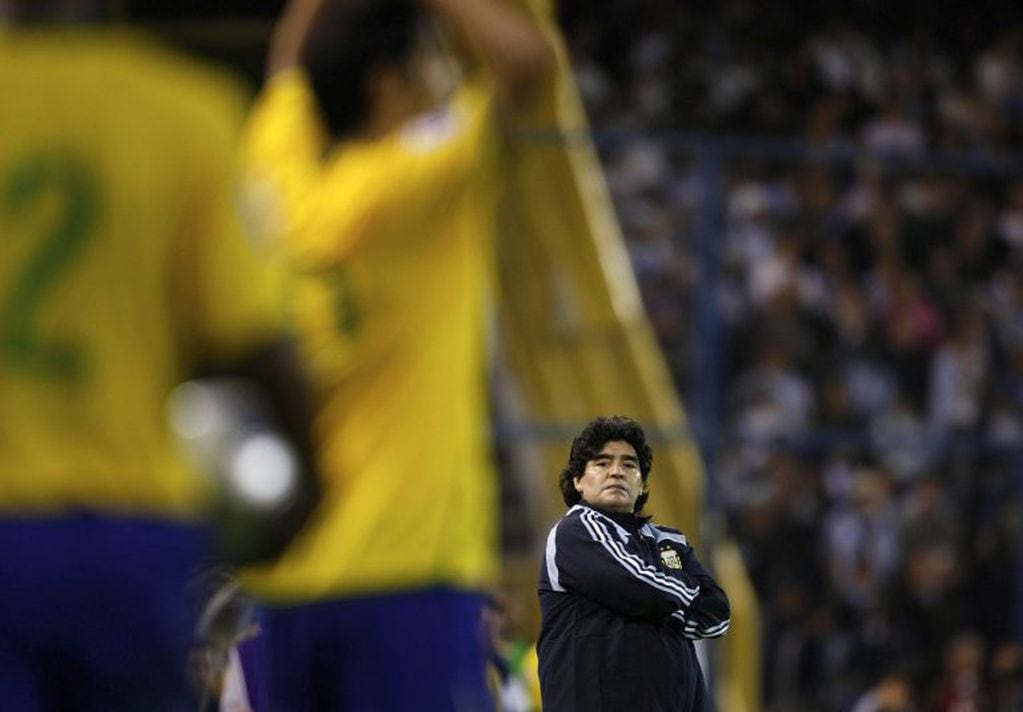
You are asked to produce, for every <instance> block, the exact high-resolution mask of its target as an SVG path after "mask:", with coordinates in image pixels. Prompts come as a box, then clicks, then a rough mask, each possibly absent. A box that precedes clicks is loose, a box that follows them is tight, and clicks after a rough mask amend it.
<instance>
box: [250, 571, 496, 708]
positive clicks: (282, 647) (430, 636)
mask: <svg viewBox="0 0 1023 712" xmlns="http://www.w3.org/2000/svg"><path fill="white" fill-rule="evenodd" d="M483 601H484V597H483V596H482V595H480V594H476V593H469V592H462V591H455V590H453V589H448V588H432V589H427V590H423V591H414V592H408V593H395V594H388V595H378V596H366V597H362V598H351V599H345V600H338V601H329V602H322V603H315V604H308V605H302V606H295V607H288V608H280V607H271V608H266V609H264V611H263V612H262V616H261V618H262V635H260V636H259V637H258V638H256V640H257V641H260V644H261V656H262V657H263V659H264V661H265V667H264V668H263V670H264V674H265V685H261V684H250V686H249V688H250V690H251V689H253V688H262V689H261V693H262V699H256V700H253V702H254V703H255V707H256V710H257V712H264V711H265V710H270V711H271V712H276V711H278V710H288V711H289V712H304V711H306V710H315V712H333V711H340V710H344V711H345V712H363V711H366V712H405V711H409V712H412V711H414V712H424V711H427V710H428V711H429V712H447V711H448V710H452V711H455V710H457V711H458V712H477V710H478V711H480V712H489V711H490V710H493V709H494V705H493V702H492V700H491V698H490V693H489V691H488V688H487V683H486V667H485V665H486V659H485V653H484V646H483V641H482V637H481V615H482V610H483ZM242 654H243V657H244V655H245V651H244V650H243V651H242Z"/></svg>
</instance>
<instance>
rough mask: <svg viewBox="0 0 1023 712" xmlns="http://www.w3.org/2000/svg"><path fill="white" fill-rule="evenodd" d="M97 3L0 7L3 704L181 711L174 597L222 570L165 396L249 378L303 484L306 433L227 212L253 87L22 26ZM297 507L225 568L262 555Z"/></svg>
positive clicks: (107, 40)
mask: <svg viewBox="0 0 1023 712" xmlns="http://www.w3.org/2000/svg"><path fill="white" fill-rule="evenodd" d="M89 7H90V6H89V5H88V4H86V3H81V4H77V5H75V6H74V7H71V6H70V5H68V4H67V3H59V2H57V3H49V2H25V3H10V2H5V3H2V5H0V12H2V13H3V16H4V18H5V19H6V20H9V21H10V22H9V23H5V25H4V26H3V28H2V29H3V31H2V33H0V91H3V93H4V95H5V96H7V97H11V98H12V101H10V102H9V104H8V106H7V107H6V108H5V109H4V111H3V112H0V233H3V236H4V247H3V249H2V250H0V285H2V286H0V443H2V445H0V468H2V470H3V473H4V474H3V476H2V477H0V706H2V707H3V708H4V709H11V710H58V709H75V710H85V711H89V710H96V711H99V710H103V711H104V712H109V711H111V710H142V709H145V710H173V711H175V712H177V711H180V710H187V709H194V706H195V703H194V700H193V699H192V695H191V691H190V690H189V688H188V685H187V682H186V676H185V667H186V652H187V649H188V645H189V643H190V639H191V636H192V628H193V626H192V621H191V620H190V619H189V613H188V609H189V605H188V601H187V599H186V589H187V584H188V582H189V580H190V579H191V577H192V576H194V575H195V573H196V571H197V569H198V568H199V567H200V566H201V565H203V564H205V563H208V562H209V561H210V560H211V559H212V558H213V557H214V556H215V552H214V551H213V549H212V547H211V544H212V543H213V542H212V538H211V532H210V530H209V521H208V517H209V514H210V510H209V505H210V494H211V493H210V491H209V490H210V488H209V486H208V483H207V482H206V481H205V479H204V478H203V477H202V476H201V475H200V473H199V472H198V471H197V469H196V468H195V467H194V466H193V465H192V464H191V463H190V462H189V461H188V460H187V458H186V455H185V453H184V452H183V448H181V447H180V443H179V442H178V441H177V440H176V436H175V433H174V432H173V431H172V428H171V425H170V423H169V419H168V418H167V408H168V400H169V398H170V396H171V393H172V391H173V390H174V389H175V387H176V386H177V385H178V384H180V383H182V382H184V381H186V380H187V379H190V378H193V377H197V376H200V375H203V374H214V373H216V374H221V375H233V376H235V377H239V378H242V379H244V380H245V381H246V382H247V383H248V384H249V385H250V386H251V387H253V388H254V389H255V391H256V392H258V394H259V395H260V396H261V397H262V398H263V399H264V404H265V405H266V406H268V407H269V409H270V416H271V418H272V419H274V420H275V421H276V425H277V426H278V427H280V428H282V429H283V430H284V431H285V433H287V434H288V435H289V436H290V437H291V438H292V441H293V443H294V444H295V445H297V446H298V447H299V448H300V453H301V454H302V455H303V456H304V458H305V460H304V462H305V464H306V465H307V467H305V468H303V471H304V472H305V473H307V474H308V473H310V472H311V470H310V469H309V468H308V463H309V461H310V460H309V449H308V442H309V435H310V434H309V423H308V416H307V414H306V411H305V409H304V404H303V403H302V394H303V391H304V386H303V384H302V383H301V381H300V379H299V378H298V373H299V372H298V370H297V369H296V367H295V363H296V362H295V360H294V358H293V356H292V353H291V348H290V347H289V346H288V345H287V342H286V341H285V340H284V337H283V336H282V335H283V333H284V332H283V330H282V323H283V320H282V310H281V308H280V304H279V300H278V295H277V290H276V289H275V288H273V287H272V285H273V282H272V280H271V279H270V275H269V274H268V273H267V265H266V264H265V261H264V258H265V256H260V255H258V254H257V253H256V252H254V251H253V249H252V247H251V245H250V244H249V243H248V242H247V240H246V239H245V236H244V235H243V233H242V232H241V230H240V229H239V225H238V223H237V220H236V219H235V216H234V212H233V210H231V209H230V206H231V180H230V179H231V176H232V171H233V168H234V159H235V149H236V143H237V138H238V136H239V129H240V126H241V122H242V119H243V115H244V110H245V101H246V97H245V94H244V92H243V91H242V90H241V89H240V87H239V85H238V83H237V81H236V80H235V79H233V78H232V77H231V76H230V75H229V74H227V73H225V72H224V71H223V70H221V69H218V68H216V67H214V66H212V65H208V64H205V63H202V62H200V61H198V60H196V59H194V58H191V57H188V56H186V55H184V54H182V53H180V52H178V51H174V50H171V49H169V48H167V47H165V46H163V45H162V44H161V43H158V42H157V41H155V40H154V39H153V38H150V37H148V36H146V35H145V34H143V33H140V32H137V31H133V30H129V29H126V28H124V27H120V28H113V27H107V26H101V25H89V26H84V25H76V26H73V27H72V26H66V27H65V26H60V25H59V23H50V24H46V23H36V22H33V23H28V22H26V23H25V24H22V21H27V20H41V19H46V18H50V19H51V20H52V16H51V15H50V14H49V13H53V12H57V11H69V10H77V11H78V12H81V11H83V10H87V9H89ZM92 9H93V10H95V8H92ZM58 15H59V16H61V17H63V16H64V15H62V14H60V13H58ZM70 15H71V16H72V17H73V18H75V19H78V18H79V17H80V15H79V14H76V13H70ZM15 98H16V99H15ZM193 425H198V424H193ZM307 484H309V485H311V481H309V482H307ZM298 491H299V492H302V491H305V492H306V493H308V494H311V493H312V491H313V488H312V487H308V488H299V490H298ZM310 501H311V500H309V499H303V498H299V499H295V500H292V501H291V508H290V509H284V510H275V512H276V513H277V514H279V515H280V516H281V519H279V520H278V519H274V520H272V521H274V522H276V525H275V526H272V527H269V528H267V529H265V530H262V531H257V532H253V531H248V532H246V533H245V534H246V535H245V536H244V537H242V538H241V539H239V538H235V537H232V540H233V541H234V542H235V543H236V544H239V545H241V546H242V547H243V548H242V549H233V550H232V552H231V553H232V554H233V555H237V556H239V557H244V560H255V559H256V558H259V557H265V556H272V555H273V554H274V553H276V551H275V550H276V549H278V548H280V547H282V546H283V545H284V544H285V543H286V540H287V537H288V535H289V534H290V532H291V531H292V530H293V528H294V527H295V526H297V524H298V523H299V522H300V520H301V518H302V516H303V515H304V513H305V511H307V509H308V507H307V504H308V503H309V502H310ZM237 523H238V522H234V524H235V525H237ZM263 523H264V524H266V523H267V522H266V521H265V520H264V522H263ZM278 525H279V526H278ZM250 535H255V536H254V538H251V537H250ZM222 553H223V552H222ZM240 560H242V559H238V560H236V563H237V561H240Z"/></svg>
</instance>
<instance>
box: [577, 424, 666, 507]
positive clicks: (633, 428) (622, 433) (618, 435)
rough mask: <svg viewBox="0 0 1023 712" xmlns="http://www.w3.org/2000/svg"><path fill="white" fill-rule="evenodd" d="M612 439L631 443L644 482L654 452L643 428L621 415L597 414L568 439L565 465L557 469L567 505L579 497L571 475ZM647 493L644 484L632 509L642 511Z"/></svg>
mask: <svg viewBox="0 0 1023 712" xmlns="http://www.w3.org/2000/svg"><path fill="white" fill-rule="evenodd" d="M612 440H621V441H623V442H627V443H629V445H632V447H633V449H635V451H636V456H637V457H638V458H639V473H640V475H641V476H642V478H643V484H644V485H646V481H647V477H648V476H649V475H650V467H651V466H652V465H653V462H654V452H653V450H651V449H650V446H649V445H647V443H646V434H645V433H644V432H643V428H641V427H640V425H639V423H637V422H636V421H635V420H632V419H631V418H627V417H625V416H622V415H609V416H601V417H600V418H595V419H593V420H591V421H590V422H589V423H588V424H587V425H586V427H585V428H583V431H582V432H581V433H579V435H578V436H576V438H575V440H573V441H572V450H571V452H570V453H569V455H568V466H567V467H565V469H564V470H562V471H561V476H560V477H559V478H558V485H559V486H560V487H561V496H562V497H563V498H564V500H565V504H567V505H568V506H569V507H571V506H572V505H575V504H578V503H579V500H580V499H581V497H582V495H580V494H579V492H578V491H577V490H576V488H575V478H576V477H582V475H583V473H584V472H585V471H586V463H587V462H589V461H590V460H592V459H593V458H594V457H595V456H596V455H597V454H598V453H599V452H600V451H601V449H603V447H604V445H605V444H606V443H609V442H611V441H612ZM649 496H650V495H649V493H647V492H646V490H645V488H644V491H643V493H642V494H641V495H640V496H639V498H638V499H637V500H636V506H635V507H634V508H633V512H636V513H638V512H640V511H642V509H643V505H644V504H646V501H647V498H648V497H649Z"/></svg>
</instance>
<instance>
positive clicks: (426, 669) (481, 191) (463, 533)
mask: <svg viewBox="0 0 1023 712" xmlns="http://www.w3.org/2000/svg"><path fill="white" fill-rule="evenodd" d="M430 18H440V19H443V20H445V21H447V22H448V23H449V25H450V27H451V28H453V30H454V36H455V40H456V44H457V46H458V47H459V49H462V50H465V51H466V54H465V56H464V58H463V60H462V61H463V64H462V66H463V68H464V70H465V77H464V79H462V80H461V82H460V83H459V85H458V87H457V89H456V91H455V92H454V93H453V94H452V95H451V96H450V97H446V98H443V99H442V100H441V101H440V102H437V101H436V100H434V99H433V97H432V96H431V93H432V92H431V90H432V89H433V87H431V85H430V81H429V80H430V79H431V77H433V76H434V75H435V74H436V72H435V70H436V69H437V68H438V67H443V66H444V62H447V61H449V58H447V57H446V56H445V55H442V54H439V53H438V51H437V48H433V49H432V50H431V47H430V43H429V40H431V39H434V38H435V36H434V35H433V34H430V33H429V32H428V31H427V30H429V29H430V25H429V24H427V22H426V21H427V20H428V19H430ZM552 66H553V55H552V53H551V49H550V47H549V45H548V44H547V42H546V40H545V38H544V36H543V35H542V33H540V32H539V31H538V29H537V27H536V26H535V25H534V24H533V22H532V21H531V20H530V19H528V17H527V16H526V15H525V14H523V13H522V12H520V11H518V10H516V9H514V8H512V7H510V6H507V5H505V4H504V3H503V2H497V1H493V0H488V1H485V2H480V1H479V0H473V1H471V2H466V1H463V0H430V1H424V2H422V3H418V4H417V3H413V2H404V1H401V0H385V1H384V2H378V1H376V0H373V1H369V2H360V1H358V0H357V1H355V2H329V1H328V2H318V1H316V0H313V1H311V2H310V1H308V0H296V1H295V2H291V3H289V4H288V5H287V6H286V8H285V10H284V13H283V15H282V16H281V18H280V21H279V23H278V25H277V27H276V30H275V32H274V37H273V40H272V43H271V47H270V53H269V58H268V76H267V82H266V86H265V88H264V91H263V93H262V96H261V97H260V99H259V101H258V104H257V106H256V107H255V109H254V112H253V115H252V118H251V123H250V126H249V131H248V140H247V155H248V162H247V163H248V165H247V169H246V185H247V189H246V192H247V194H248V198H247V200H248V201H249V202H250V204H251V206H252V209H253V210H255V211H256V214H257V215H258V216H259V217H257V218H256V220H255V222H256V223H257V224H260V225H262V226H263V228H264V230H265V232H266V233H268V235H269V237H270V238H271V239H274V240H275V242H276V243H277V244H278V245H279V246H280V247H281V248H282V251H283V253H284V255H285V260H286V262H287V263H288V266H289V272H290V275H291V277H292V278H293V282H294V284H293V290H292V295H293V299H292V312H293V314H294V316H295V319H296V324H297V328H298V331H299V335H300V339H301V345H302V349H303V353H304V355H305V357H306V359H307V362H308V363H309V364H310V366H311V368H312V371H313V374H314V378H315V387H316V396H317V403H318V409H317V412H316V418H317V432H318V438H319V443H318V445H319V453H320V457H321V462H322V468H323V471H324V472H325V474H326V479H327V482H328V485H327V488H328V492H327V496H326V502H325V506H324V507H323V508H322V510H321V511H320V513H319V516H318V517H317V518H316V519H315V520H314V521H313V522H312V523H311V525H310V526H309V527H308V528H307V530H306V531H305V532H304V535H303V536H302V537H301V539H300V540H298V541H296V543H295V545H294V546H293V547H291V548H290V549H289V550H288V551H287V552H286V554H285V556H284V557H283V558H282V559H281V561H280V562H279V563H278V564H277V565H275V566H272V567H268V568H265V569H262V570H255V571H252V572H250V575H249V576H248V578H247V582H248V585H249V586H250V587H251V589H252V590H253V591H254V592H255V593H256V594H257V595H259V596H260V597H261V598H262V599H263V601H264V602H265V604H266V606H265V616H264V620H263V624H264V630H265V642H266V648H267V651H268V656H267V657H268V664H267V674H268V684H267V687H268V689H269V697H270V703H271V704H272V705H273V706H274V707H275V708H280V709H289V710H300V709H316V710H329V709H351V708H356V707H358V708H365V709H392V710H402V709H406V710H420V709H430V710H446V709H482V708H483V707H484V706H485V705H486V704H487V702H486V699H487V697H488V694H487V690H486V685H485V679H484V664H485V659H484V653H483V650H482V645H481V641H480V639H479V630H478V622H479V620H480V613H481V609H482V605H483V602H484V597H483V594H482V592H483V590H484V588H485V587H487V586H488V585H490V584H491V583H493V578H494V575H495V573H496V563H497V562H496V555H497V551H496V544H497V541H496V534H497V528H496V527H497V511H496V506H497V502H496V484H497V483H496V479H495V478H494V476H493V469H492V468H493V464H492V462H491V457H490V452H489V446H488V431H487V426H486V423H487V422H488V411H487V399H486V389H485V386H486V381H485V377H486V372H485V353H486V351H485V336H486V334H485V326H486V321H485V310H486V296H487V283H488V279H489V277H488V275H489V271H490V261H491V258H490V255H491V249H492V247H491V236H492V234H493V233H494V231H495V229H496V201H497V197H498V194H499V192H500V188H501V165H502V164H501V153H502V130H503V129H504V128H508V127H511V126H512V125H514V122H515V119H516V117H517V115H518V113H519V112H520V111H522V110H523V109H525V108H527V107H528V105H529V101H530V98H531V94H532V92H533V90H534V89H535V88H536V87H537V86H538V82H541V81H543V80H544V79H545V77H546V75H547V73H548V72H549V71H550V70H551V68H552Z"/></svg>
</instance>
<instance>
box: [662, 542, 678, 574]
mask: <svg viewBox="0 0 1023 712" xmlns="http://www.w3.org/2000/svg"><path fill="white" fill-rule="evenodd" d="M661 563H663V564H664V565H665V566H667V567H668V568H669V569H681V568H682V559H680V558H679V556H678V552H677V551H675V550H674V549H672V548H671V547H670V546H666V547H664V548H663V549H661Z"/></svg>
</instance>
